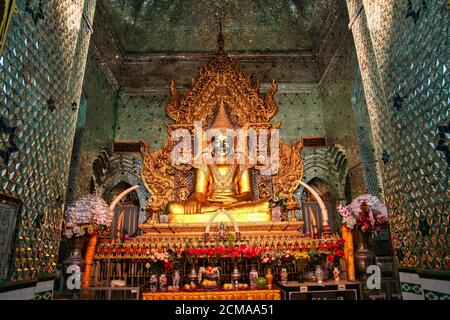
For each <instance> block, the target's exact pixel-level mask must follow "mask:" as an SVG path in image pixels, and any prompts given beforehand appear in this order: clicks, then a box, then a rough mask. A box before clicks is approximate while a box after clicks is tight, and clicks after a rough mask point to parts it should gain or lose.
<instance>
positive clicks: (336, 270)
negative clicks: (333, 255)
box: [333, 267, 341, 282]
mask: <svg viewBox="0 0 450 320" xmlns="http://www.w3.org/2000/svg"><path fill="white" fill-rule="evenodd" d="M340 274H341V271H340V270H339V268H338V267H334V268H333V278H334V281H336V282H337V281H340V280H341V279H340Z"/></svg>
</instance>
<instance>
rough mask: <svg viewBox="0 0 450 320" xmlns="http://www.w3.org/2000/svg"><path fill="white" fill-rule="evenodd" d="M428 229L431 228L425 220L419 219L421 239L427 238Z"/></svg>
mask: <svg viewBox="0 0 450 320" xmlns="http://www.w3.org/2000/svg"><path fill="white" fill-rule="evenodd" d="M430 229H431V227H430V225H429V224H428V221H427V219H425V218H422V219H420V221H419V231H420V233H421V234H422V237H425V236H429V235H430Z"/></svg>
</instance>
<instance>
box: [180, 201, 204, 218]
mask: <svg viewBox="0 0 450 320" xmlns="http://www.w3.org/2000/svg"><path fill="white" fill-rule="evenodd" d="M201 208H202V205H201V204H200V203H199V202H198V201H197V200H195V199H189V200H186V202H185V203H184V214H196V213H199V212H200V210H201Z"/></svg>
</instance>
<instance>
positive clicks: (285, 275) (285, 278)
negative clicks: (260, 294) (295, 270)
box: [280, 268, 289, 285]
mask: <svg viewBox="0 0 450 320" xmlns="http://www.w3.org/2000/svg"><path fill="white" fill-rule="evenodd" d="M288 276H289V275H288V272H287V269H286V268H281V273H280V278H281V284H284V285H286V284H287V283H288Z"/></svg>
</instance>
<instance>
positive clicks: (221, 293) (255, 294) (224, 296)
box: [142, 289, 281, 300]
mask: <svg viewBox="0 0 450 320" xmlns="http://www.w3.org/2000/svg"><path fill="white" fill-rule="evenodd" d="M142 300H281V291H280V290H278V289H270V290H269V289H263V290H217V291H166V292H143V293H142Z"/></svg>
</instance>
